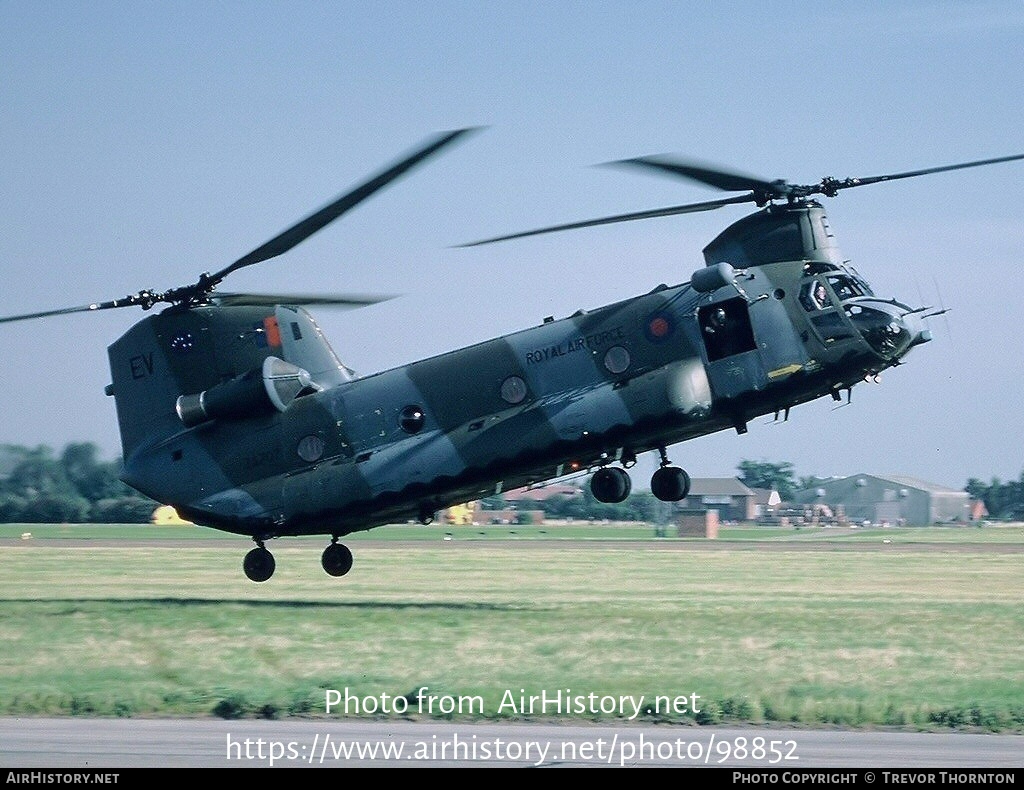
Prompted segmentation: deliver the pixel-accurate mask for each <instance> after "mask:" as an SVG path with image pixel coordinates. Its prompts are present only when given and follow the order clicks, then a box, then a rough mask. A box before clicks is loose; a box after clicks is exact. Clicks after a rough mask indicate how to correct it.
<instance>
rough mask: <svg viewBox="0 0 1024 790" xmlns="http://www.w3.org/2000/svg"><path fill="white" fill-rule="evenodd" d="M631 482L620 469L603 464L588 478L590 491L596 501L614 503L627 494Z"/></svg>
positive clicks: (631, 484) (631, 485) (630, 487)
mask: <svg viewBox="0 0 1024 790" xmlns="http://www.w3.org/2000/svg"><path fill="white" fill-rule="evenodd" d="M632 488H633V482H632V481H631V480H630V479H629V475H628V474H626V472H625V471H624V470H622V469H619V468H618V467H614V466H605V467H603V468H601V469H598V470H597V471H596V472H594V476H593V477H591V478H590V492H591V493H592V494H593V495H594V499H596V500H597V501H598V502H608V503H616V502H621V501H622V500H624V499H625V498H626V497H628V496H629V492H630V490H631V489H632Z"/></svg>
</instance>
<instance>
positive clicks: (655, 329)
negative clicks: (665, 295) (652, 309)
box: [644, 310, 676, 343]
mask: <svg viewBox="0 0 1024 790" xmlns="http://www.w3.org/2000/svg"><path fill="white" fill-rule="evenodd" d="M675 331H676V324H675V321H674V320H673V319H672V316H671V314H670V313H667V312H665V311H664V310H659V311H658V312H656V313H651V315H649V316H648V317H647V324H646V326H645V327H644V335H645V336H646V337H647V339H648V340H650V341H651V342H652V343H663V342H665V341H666V340H668V339H669V338H670V337H672V335H673V333H674V332H675Z"/></svg>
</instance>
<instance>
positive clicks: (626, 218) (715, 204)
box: [456, 194, 754, 247]
mask: <svg viewBox="0 0 1024 790" xmlns="http://www.w3.org/2000/svg"><path fill="white" fill-rule="evenodd" d="M753 200H754V195H753V194H750V195H741V196H739V197H732V198H724V199H722V200H710V201H708V202H706V203H688V204H686V205H683V206H667V207H666V208H656V209H652V210H650V211H637V212H633V213H632V214H616V215H614V216H611V217H601V218H600V219H588V220H584V221H582V222H570V223H568V224H565V225H552V226H551V227H547V228H538V229H537V230H528V231H524V232H522V233H511V234H509V235H507V236H495V237H494V238H491V239H481V240H480V241H473V242H470V243H468V244H458V245H456V246H457V247H478V246H480V245H482V244H493V243H494V242H497V241H508V240H509V239H522V238H525V237H526V236H537V235H540V234H542V233H555V232H556V231H560V230H575V229H576V228H590V227H593V226H594V225H610V224H612V223H613V222H630V221H632V220H635V219H652V218H654V217H671V216H673V215H675V214H692V213H695V212H698V211H712V210H713V209H716V208H721V207H722V206H728V205H729V204H731V203H749V202H751V201H753Z"/></svg>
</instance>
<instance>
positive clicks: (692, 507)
mask: <svg viewBox="0 0 1024 790" xmlns="http://www.w3.org/2000/svg"><path fill="white" fill-rule="evenodd" d="M677 506H678V508H679V509H680V510H682V511H691V512H707V511H709V510H717V511H718V518H719V520H720V521H752V520H753V519H754V518H756V516H757V494H756V493H755V492H754V490H753V489H752V488H748V487H747V486H746V485H744V484H743V483H742V482H740V480H739V479H738V478H735V477H695V478H693V479H692V480H691V481H690V493H689V494H688V495H687V497H686V499H682V500H680V501H679V502H678V503H677Z"/></svg>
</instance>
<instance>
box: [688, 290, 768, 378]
mask: <svg viewBox="0 0 1024 790" xmlns="http://www.w3.org/2000/svg"><path fill="white" fill-rule="evenodd" d="M697 321H698V322H699V323H700V329H701V335H702V336H703V337H704V347H705V348H706V349H707V352H708V361H709V362H714V361H715V360H718V359H724V358H725V357H731V356H732V355H733V354H741V353H743V352H744V351H753V350H754V349H755V348H757V343H756V341H755V340H754V329H753V327H752V326H751V325H750V314H749V313H748V312H747V303H746V301H745V300H744V299H740V298H736V299H726V300H725V301H724V302H715V303H713V304H709V305H705V306H704V307H702V308H700V310H698V311H697Z"/></svg>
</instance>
